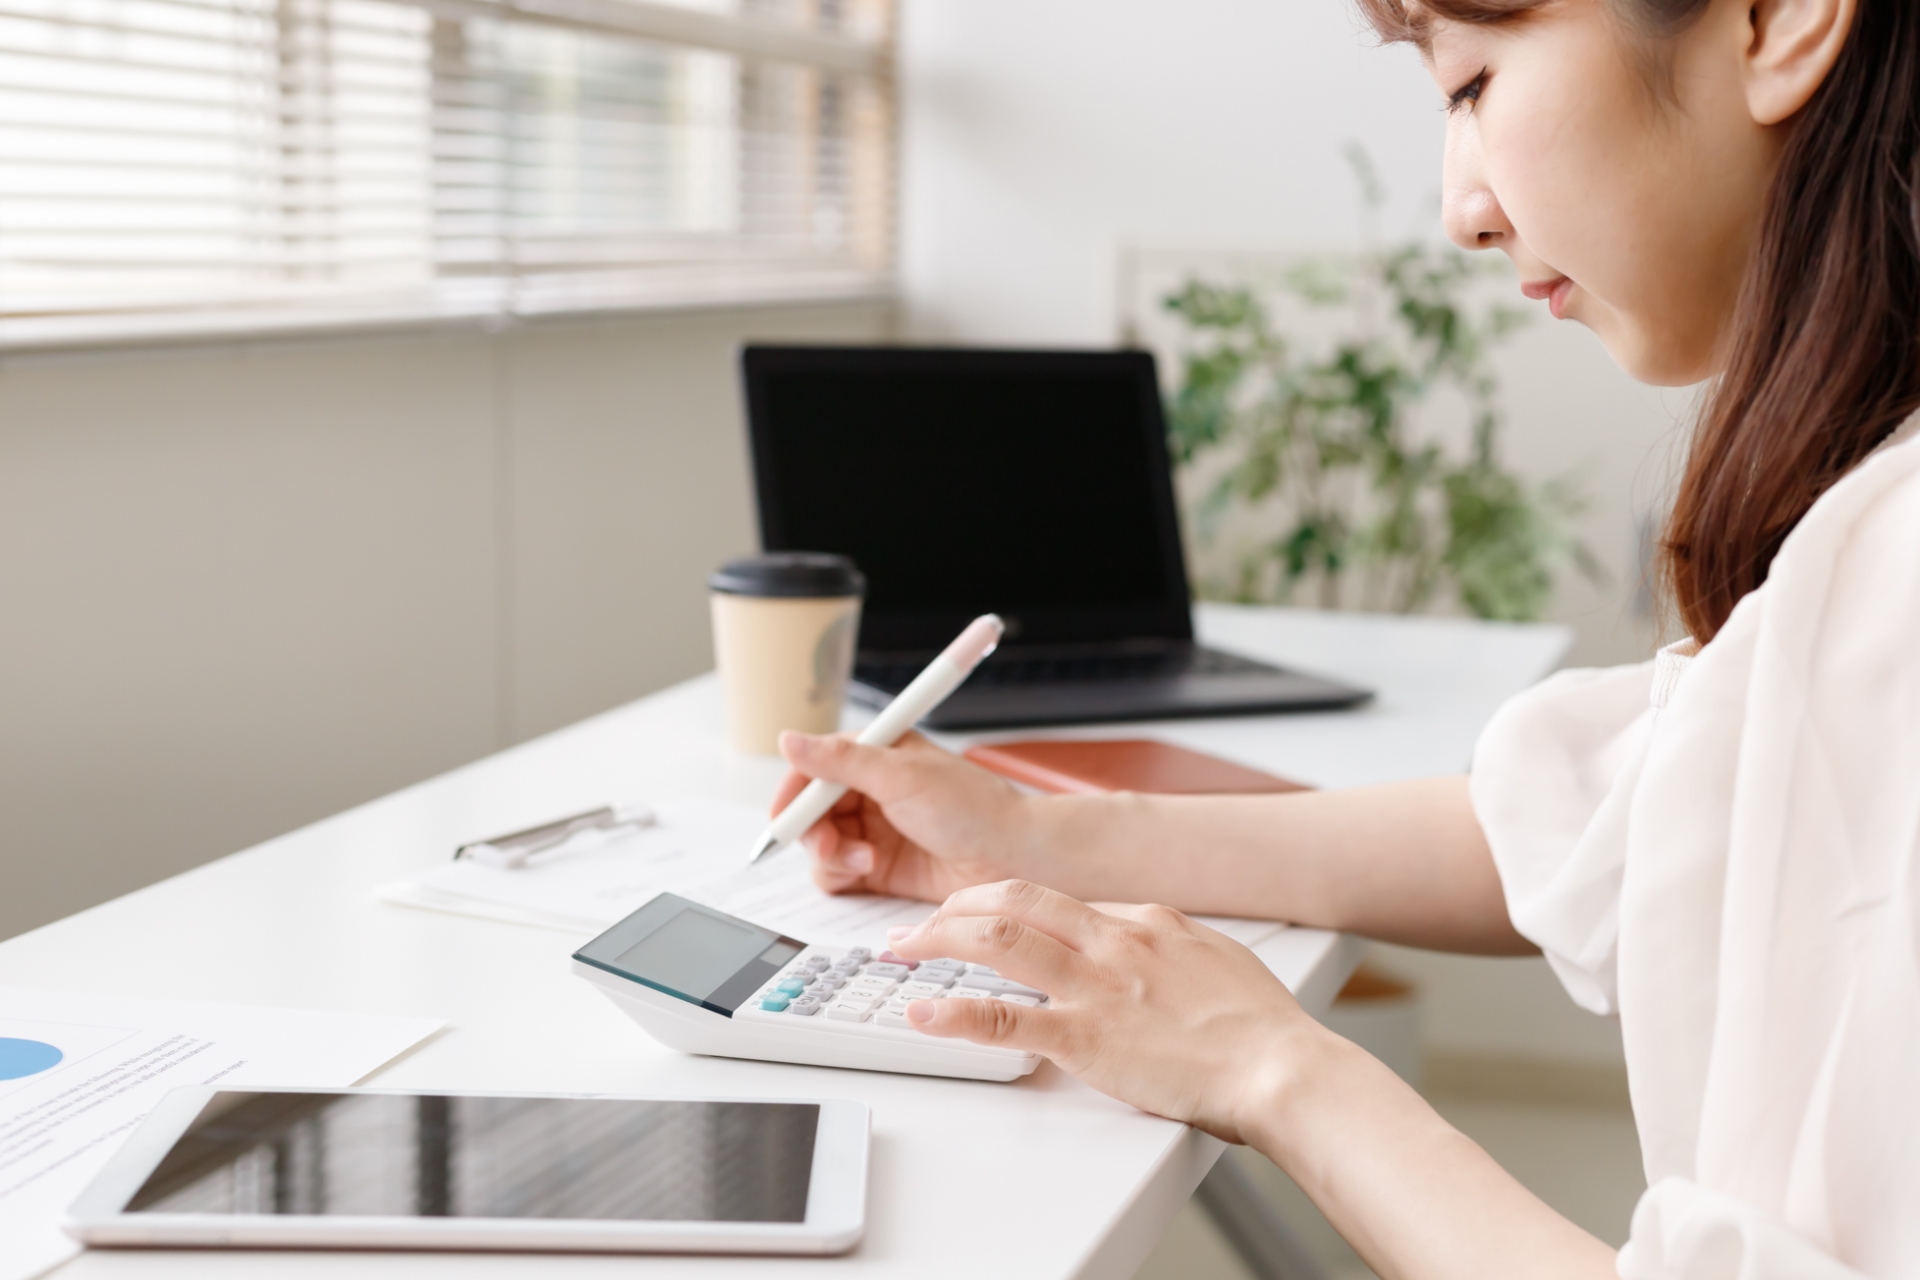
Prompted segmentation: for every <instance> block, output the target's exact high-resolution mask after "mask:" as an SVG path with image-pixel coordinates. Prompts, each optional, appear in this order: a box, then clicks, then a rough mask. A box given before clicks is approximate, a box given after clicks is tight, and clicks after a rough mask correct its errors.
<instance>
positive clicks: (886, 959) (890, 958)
mask: <svg viewBox="0 0 1920 1280" xmlns="http://www.w3.org/2000/svg"><path fill="white" fill-rule="evenodd" d="M880 963H881V964H903V965H905V966H907V968H909V969H918V968H919V967H920V962H919V961H918V960H906V959H902V958H901V957H900V956H897V955H895V954H893V952H891V951H882V952H881V953H880Z"/></svg>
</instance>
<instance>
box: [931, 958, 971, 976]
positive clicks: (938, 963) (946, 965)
mask: <svg viewBox="0 0 1920 1280" xmlns="http://www.w3.org/2000/svg"><path fill="white" fill-rule="evenodd" d="M920 967H921V968H923V969H951V970H953V971H954V972H955V973H965V972H966V971H967V962H966V961H964V960H954V959H951V958H949V957H947V956H942V957H940V958H939V959H938V960H922V961H921V962H920Z"/></svg>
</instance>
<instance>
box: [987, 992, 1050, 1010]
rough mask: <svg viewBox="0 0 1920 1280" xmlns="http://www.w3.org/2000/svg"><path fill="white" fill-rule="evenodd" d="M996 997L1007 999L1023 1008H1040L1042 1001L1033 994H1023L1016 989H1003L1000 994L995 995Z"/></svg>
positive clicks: (1009, 1002) (1008, 1001)
mask: <svg viewBox="0 0 1920 1280" xmlns="http://www.w3.org/2000/svg"><path fill="white" fill-rule="evenodd" d="M994 999H995V1000H1005V1001H1006V1002H1007V1003H1008V1004H1017V1005H1019V1006H1020V1007H1021V1008H1023V1009H1038V1008H1039V1007H1040V1002H1039V1001H1038V1000H1036V999H1034V998H1033V997H1032V996H1023V995H1021V994H1019V993H1018V992H1015V991H1002V992H1001V993H1000V994H999V995H997V996H995V997H994Z"/></svg>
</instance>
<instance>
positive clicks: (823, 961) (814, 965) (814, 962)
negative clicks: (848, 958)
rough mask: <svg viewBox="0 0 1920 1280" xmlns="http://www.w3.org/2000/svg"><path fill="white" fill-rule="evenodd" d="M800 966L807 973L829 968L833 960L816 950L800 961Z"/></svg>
mask: <svg viewBox="0 0 1920 1280" xmlns="http://www.w3.org/2000/svg"><path fill="white" fill-rule="evenodd" d="M800 967H801V968H803V969H805V970H807V972H809V973H819V972H820V971H821V970H822V969H831V968H832V967H833V961H831V960H829V959H827V958H826V957H825V956H823V955H820V954H819V953H818V952H816V953H815V954H813V955H810V956H808V957H807V958H806V959H805V960H802V961H801V962H800Z"/></svg>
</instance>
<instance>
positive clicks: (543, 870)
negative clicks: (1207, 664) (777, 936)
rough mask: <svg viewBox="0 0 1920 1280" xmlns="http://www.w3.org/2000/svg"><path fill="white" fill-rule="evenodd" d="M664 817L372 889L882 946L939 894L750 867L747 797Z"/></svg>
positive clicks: (671, 810)
mask: <svg viewBox="0 0 1920 1280" xmlns="http://www.w3.org/2000/svg"><path fill="white" fill-rule="evenodd" d="M659 815H660V820H659V821H658V822H657V823H655V824H654V825H653V826H650V827H641V828H639V829H637V830H636V829H627V830H622V831H617V832H610V833H604V834H603V833H598V832H594V833H589V834H588V835H585V836H582V837H580V838H579V839H577V840H575V841H573V842H570V843H569V844H567V845H565V846H562V847H560V848H557V849H553V850H550V851H548V852H546V853H543V854H540V855H538V856H537V857H535V858H534V859H533V860H531V861H529V862H528V864H527V865H526V866H524V867H520V868H518V869H515V870H506V869H503V868H499V867H489V866H484V865H482V864H481V863H478V862H475V861H474V860H472V859H470V858H463V859H460V860H458V861H448V862H446V863H444V864H443V865H441V866H438V867H435V868H434V869H433V870H431V871H428V872H425V873H424V874H422V875H419V876H417V877H415V878H413V879H411V880H402V881H399V882H397V883H394V884H389V885H384V886H382V887H381V888H379V889H378V890H376V891H375V896H376V897H378V898H379V899H380V900H381V901H383V902H391V903H396V904H399V905H402V906H410V907H424V908H426V909H428V910H435V911H451V912H454V913H455V914H458V915H473V916H481V917H483V918H486V919H491V920H505V921H509V922H512V923H516V924H530V925H540V926H544V927H546V928H551V929H559V930H562V931H565V932H569V933H576V934H595V933H599V932H600V931H601V930H603V929H605V928H607V927H608V926H610V925H612V924H614V923H616V922H618V921H619V920H622V919H624V918H625V917H626V916H627V915H629V914H631V913H632V912H633V911H635V910H637V909H639V908H640V907H642V906H644V905H646V903H647V902H648V900H650V899H651V898H653V897H654V895H656V894H659V893H677V894H679V895H680V896H681V897H683V898H691V899H692V900H693V901H695V902H700V903H704V904H706V905H707V906H709V907H713V908H714V909H716V910H719V911H724V912H726V913H727V914H728V915H733V916H739V917H740V918H741V919H743V920H749V921H752V922H753V923H754V924H758V925H763V926H765V927H766V928H769V929H778V930H780V931H781V932H782V933H785V934H787V935H788V936H789V937H793V938H798V939H799V940H800V941H802V942H806V943H813V944H816V945H819V946H829V947H831V946H858V945H865V946H873V945H875V944H876V943H881V944H884V943H885V942H886V936H887V929H888V928H890V927H891V926H893V925H899V924H917V923H919V922H920V921H921V920H924V919H926V918H927V916H928V915H929V914H931V913H932V911H933V904H932V903H927V902H916V901H913V900H911V899H907V898H885V897H877V896H872V895H861V894H849V895H838V896H835V895H831V894H826V893H822V892H821V891H820V889H819V888H818V887H816V886H815V885H814V883H813V878H812V876H811V875H810V874H809V873H808V868H807V855H806V852H805V851H804V850H802V849H799V848H789V849H784V850H782V851H780V852H779V853H776V854H773V855H771V856H769V857H767V858H764V859H762V860H761V861H760V862H758V863H756V864H754V865H753V866H747V865H746V864H745V850H747V849H750V848H752V847H753V844H754V841H756V840H757V839H759V837H760V833H761V832H762V831H764V830H765V829H766V825H767V820H766V816H765V815H764V814H762V813H760V812H758V811H757V810H754V809H749V808H747V807H746V806H744V805H726V804H684V805H663V806H660V807H659ZM1200 919H1201V920H1203V921H1204V922H1205V923H1206V924H1209V925H1211V926H1213V927H1214V928H1216V929H1219V930H1220V931H1221V932H1222V933H1225V934H1226V935H1227V936H1228V937H1231V938H1233V939H1234V940H1236V941H1238V942H1240V943H1242V944H1244V945H1246V946H1249V947H1251V946H1254V945H1255V944H1256V943H1259V942H1261V941H1264V940H1265V939H1267V938H1270V937H1272V936H1273V935H1274V934H1275V933H1278V932H1279V931H1280V930H1281V929H1283V928H1285V926H1284V925H1278V924H1274V923H1273V922H1271V921H1266V920H1230V919H1224V918H1217V917H1213V916H1202V917H1200Z"/></svg>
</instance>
